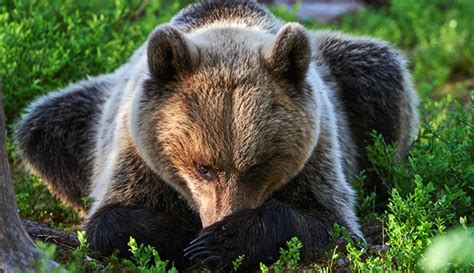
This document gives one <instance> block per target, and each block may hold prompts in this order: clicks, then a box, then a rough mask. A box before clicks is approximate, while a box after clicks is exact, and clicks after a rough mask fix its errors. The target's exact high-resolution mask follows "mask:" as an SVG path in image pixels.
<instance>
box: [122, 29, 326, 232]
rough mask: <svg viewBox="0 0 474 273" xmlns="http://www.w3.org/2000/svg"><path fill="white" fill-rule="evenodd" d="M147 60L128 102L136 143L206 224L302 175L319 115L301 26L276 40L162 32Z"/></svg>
mask: <svg viewBox="0 0 474 273" xmlns="http://www.w3.org/2000/svg"><path fill="white" fill-rule="evenodd" d="M147 58H148V61H147V62H148V71H149V72H148V73H149V74H148V76H147V77H146V79H145V80H144V81H143V82H142V83H141V85H140V86H139V88H137V90H136V92H135V94H134V97H133V102H132V105H133V106H132V111H131V119H130V120H131V127H132V136H133V140H134V143H135V144H136V146H137V148H138V151H139V153H140V155H141V156H142V157H143V158H144V160H145V161H146V162H147V164H149V165H150V167H151V168H152V169H153V170H155V171H156V172H157V173H158V174H159V175H160V176H161V177H162V178H163V179H164V181H166V182H167V183H169V184H170V185H171V186H173V187H174V188H175V189H176V190H178V191H179V192H180V193H181V194H182V195H183V196H184V197H185V198H186V199H187V200H188V201H189V203H190V204H191V205H192V206H194V207H195V208H196V210H197V211H198V212H199V214H200V217H201V220H202V223H203V226H208V225H210V224H212V223H214V222H216V221H219V220H221V219H222V218H223V217H225V216H227V215H229V214H231V213H233V212H235V211H237V210H240V209H244V208H255V207H257V206H259V205H261V204H262V203H263V202H264V201H265V199H266V198H268V197H269V196H270V195H271V194H272V193H273V192H274V191H275V190H277V189H278V188H280V187H281V186H282V185H284V184H285V183H286V182H288V181H289V180H290V179H291V178H292V177H294V176H295V175H296V174H297V173H298V172H299V171H300V170H301V169H302V168H303V166H304V164H305V162H306V160H307V159H308V158H309V156H310V155H311V153H312V151H313V149H314V147H315V145H316V140H317V136H318V133H319V120H318V118H319V115H318V109H317V107H316V99H315V94H314V91H313V90H312V89H313V87H312V86H311V84H310V83H309V82H308V77H307V74H308V69H309V66H310V59H311V52H310V46H309V41H308V38H307V36H306V33H305V31H304V29H303V28H302V27H301V26H300V25H298V24H294V23H290V24H287V25H285V26H284V27H283V28H282V29H281V30H280V31H279V32H278V33H276V34H269V33H265V32H262V31H259V30H252V29H244V28H238V27H233V28H230V27H220V28H219V27H216V28H210V29H205V30H201V31H198V32H194V33H184V32H182V31H180V30H178V29H177V28H175V27H173V26H170V25H166V26H160V27H158V28H157V29H156V30H155V31H154V32H153V34H152V35H151V36H150V39H149V42H148V49H147Z"/></svg>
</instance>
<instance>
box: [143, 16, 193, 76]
mask: <svg viewBox="0 0 474 273" xmlns="http://www.w3.org/2000/svg"><path fill="white" fill-rule="evenodd" d="M147 51H148V52H147V54H148V66H149V68H150V73H151V74H152V75H153V76H154V77H155V79H156V80H157V81H159V82H161V83H167V82H170V81H173V80H176V79H177V78H178V77H179V76H181V75H184V74H186V73H190V72H191V71H192V70H193V69H194V68H195V66H196V65H197V64H196V63H197V59H198V58H199V56H198V55H199V52H198V49H197V47H196V45H195V44H194V43H193V42H192V41H190V40H189V39H188V38H187V37H186V35H185V34H184V33H183V32H181V31H180V30H178V29H177V28H175V27H173V26H171V25H164V26H159V27H157V28H156V29H155V31H153V33H152V34H151V37H150V39H149V41H148V49H147Z"/></svg>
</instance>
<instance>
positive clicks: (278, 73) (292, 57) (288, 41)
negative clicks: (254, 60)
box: [266, 23, 311, 85]
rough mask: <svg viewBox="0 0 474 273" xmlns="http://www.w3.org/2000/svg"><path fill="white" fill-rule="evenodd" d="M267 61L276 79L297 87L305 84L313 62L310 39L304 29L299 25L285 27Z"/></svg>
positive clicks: (293, 24)
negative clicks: (302, 83)
mask: <svg viewBox="0 0 474 273" xmlns="http://www.w3.org/2000/svg"><path fill="white" fill-rule="evenodd" d="M266 59H267V63H268V64H269V70H270V73H272V75H274V76H275V77H276V78H278V79H282V80H287V81H289V82H290V83H293V84H296V85H298V84H300V83H301V82H303V81H304V80H305V78H306V73H307V71H308V66H309V64H310V62H311V49H310V44H309V39H308V37H307V35H306V32H305V30H304V28H303V27H302V26H301V25H300V24H298V23H288V24H286V25H284V26H283V27H282V28H281V30H280V31H279V32H278V33H277V35H276V39H275V42H274V44H273V47H272V49H271V51H270V53H269V55H268V56H267V58H266Z"/></svg>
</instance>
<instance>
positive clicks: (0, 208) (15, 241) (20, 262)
mask: <svg viewBox="0 0 474 273" xmlns="http://www.w3.org/2000/svg"><path fill="white" fill-rule="evenodd" d="M1 89H2V86H1V83H0V272H12V271H13V269H15V268H27V267H29V266H30V265H31V262H32V261H33V260H34V259H35V258H36V254H35V245H34V243H33V241H32V240H31V239H30V237H29V236H28V234H27V233H26V231H25V230H24V229H23V226H22V224H21V222H20V216H19V215H18V206H17V204H16V200H15V192H14V191H13V184H12V181H11V176H10V167H9V164H8V156H7V150H6V144H5V142H6V130H5V114H4V111H3V96H2V90H1Z"/></svg>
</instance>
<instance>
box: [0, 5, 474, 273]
mask: <svg viewBox="0 0 474 273" xmlns="http://www.w3.org/2000/svg"><path fill="white" fill-rule="evenodd" d="M144 3H147V4H146V5H144ZM184 4H185V3H179V2H171V1H150V2H147V1H143V2H142V1H139V0H131V1H123V0H117V1H71V0H65V1H59V0H52V1H39V0H36V1H35V0H29V1H26V0H0V75H1V77H2V82H1V84H2V86H3V90H4V94H5V98H4V102H5V110H6V116H7V127H8V134H9V135H11V132H12V129H13V124H14V122H15V121H16V120H17V119H18V118H19V117H20V115H21V113H22V109H24V108H25V106H26V105H27V104H28V103H29V102H30V101H31V100H33V99H34V98H35V97H37V96H39V95H42V94H46V93H47V92H49V91H51V90H55V89H59V88H62V87H64V86H65V85H67V84H68V83H71V82H74V81H76V80H80V79H82V78H83V77H84V76H85V75H97V74H100V73H107V72H110V71H113V70H114V69H115V68H117V67H118V66H120V65H121V64H123V63H124V62H125V61H126V60H127V58H128V56H130V54H131V53H132V52H133V50H134V49H136V48H137V47H138V46H139V45H140V44H142V43H143V42H144V41H145V39H146V37H147V35H148V34H149V32H150V31H151V30H152V29H153V28H154V26H155V25H156V24H160V23H163V22H167V21H168V20H169V19H170V17H171V16H172V15H173V14H175V13H176V12H177V11H178V10H179V9H180V8H181V7H182V6H183V5H184ZM272 10H273V11H274V12H275V13H276V14H277V15H278V16H280V17H281V18H283V19H285V20H290V21H294V20H295V14H296V12H295V11H296V10H297V9H295V10H293V11H290V12H288V11H286V10H285V9H283V8H282V7H275V8H272ZM472 14H474V4H472V1H471V0H451V1H445V0H420V1H410V0H392V1H391V4H390V5H389V6H387V7H384V8H382V9H378V10H372V9H368V10H365V11H361V12H358V13H356V14H353V15H347V16H345V17H343V18H342V19H341V21H340V22H338V23H335V24H332V25H324V24H321V23H316V22H313V21H308V22H304V24H305V25H306V26H307V27H309V28H314V29H322V28H330V29H334V30H341V31H345V32H350V33H354V34H360V35H369V36H375V37H378V38H381V39H385V40H388V41H390V42H392V43H394V44H396V45H397V46H399V47H401V48H402V50H403V51H404V52H405V53H406V54H407V56H408V58H409V60H410V61H411V67H410V68H411V71H412V73H413V78H414V81H415V84H416V87H417V90H418V91H419V94H420V96H421V98H422V103H421V105H420V112H421V130H420V134H419V137H418V139H417V141H416V142H415V143H414V144H413V147H412V148H411V150H410V154H409V157H408V159H407V161H406V162H403V163H395V162H394V161H393V159H392V158H393V157H392V155H393V152H394V149H393V147H390V146H387V145H385V144H384V143H383V141H382V140H381V138H380V137H379V136H377V135H376V134H374V136H373V137H374V145H372V146H371V148H370V159H371V162H372V163H373V164H372V168H370V169H368V170H366V171H365V173H361V174H360V176H359V178H358V179H356V181H354V182H353V184H354V186H355V188H356V190H357V191H358V194H359V206H358V213H359V215H361V216H362V217H361V223H362V224H363V226H364V228H365V233H366V235H367V239H368V240H369V241H370V242H371V243H377V244H383V245H385V246H388V247H389V248H390V249H389V250H384V251H379V250H373V249H368V248H366V247H364V246H358V245H357V244H356V243H355V242H351V241H350V240H349V242H348V243H346V244H342V245H341V244H336V245H335V246H334V248H332V249H331V250H329V251H328V252H327V253H326V254H325V255H322V256H321V257H316V258H315V260H314V261H313V262H312V263H311V264H309V265H308V264H305V265H299V266H300V268H301V267H303V268H311V269H315V270H319V271H322V272H332V271H333V270H336V269H338V268H341V267H344V268H347V267H348V268H349V269H350V270H354V271H363V272H381V271H389V272H390V271H393V272H399V271H433V270H434V271H439V272H463V271H464V272H468V271H473V270H474V265H473V264H474V257H473V255H472V253H474V244H473V243H472V242H473V240H474V231H473V227H472V223H473V219H474V210H473V204H472V198H473V196H474V183H473V182H474V164H473V155H474V148H473V146H472V141H473V137H472V136H473V132H472V128H473V123H472V114H473V113H472V103H473V98H474V92H473V90H474V35H472V34H473V33H474V20H472ZM7 145H8V152H9V157H10V162H11V164H12V169H13V176H14V181H15V186H16V196H17V200H18V203H19V208H20V215H21V217H23V218H27V219H32V220H36V221H39V222H42V223H46V224H47V225H49V226H51V227H55V228H59V229H65V230H69V231H75V230H77V229H78V224H79V223H80V219H79V216H78V215H77V214H76V213H75V212H74V211H72V210H71V209H70V208H67V207H65V206H63V205H61V204H59V203H58V202H57V201H56V200H55V199H54V198H51V195H50V194H49V192H48V191H47V190H46V189H45V188H44V186H43V185H42V184H41V181H40V180H39V179H38V178H35V177H33V176H31V175H29V174H27V173H26V172H25V171H24V170H23V169H22V167H21V160H20V159H18V158H17V157H16V155H15V147H14V145H13V144H12V143H11V140H9V142H8V143H7ZM368 172H377V173H379V174H381V175H382V176H383V177H384V183H386V185H387V186H388V188H390V189H391V192H390V199H389V200H388V202H387V204H384V205H385V206H386V210H385V211H382V212H380V211H378V210H375V209H374V207H377V205H379V204H374V202H375V201H374V200H376V199H375V196H374V195H373V194H370V193H364V192H363V191H362V190H361V188H362V187H361V185H362V183H363V181H364V177H365V176H366V175H367V173H368ZM373 230H375V231H373ZM334 233H335V237H338V236H343V235H344V230H341V229H340V228H337V227H336V228H335V230H334ZM79 237H80V236H79ZM81 246H82V247H80V248H78V249H77V250H76V251H75V252H74V253H73V255H72V256H71V255H70V256H69V257H67V258H61V259H59V260H61V262H63V263H64V265H63V268H64V269H65V270H68V271H70V272H76V271H81V272H83V271H99V270H100V271H103V272H115V271H117V270H122V269H126V270H128V271H131V272H165V271H164V270H168V269H167V268H166V266H163V264H165V262H164V261H161V259H159V255H158V253H156V251H153V249H152V248H147V247H145V246H142V247H140V246H137V245H136V244H135V245H134V244H133V242H131V245H130V247H131V248H132V249H135V250H134V251H135V252H134V253H135V258H134V259H132V261H125V262H123V261H120V260H119V259H118V258H116V257H115V258H114V257H112V258H109V259H108V260H106V261H105V262H95V261H93V262H89V263H86V264H84V260H87V259H85V258H84V257H85V256H86V255H92V254H88V250H87V244H86V242H85V241H83V242H82V244H81ZM39 247H40V249H41V251H42V253H43V256H44V257H45V258H52V257H53V255H54V253H55V251H54V246H51V245H44V244H40V245H39ZM297 250H298V241H296V239H295V241H290V242H289V245H288V246H287V248H286V249H284V250H282V251H281V254H282V258H281V259H280V262H279V263H277V264H275V265H273V266H270V265H263V264H262V265H261V267H260V268H261V270H262V271H263V272H266V271H267V270H274V271H277V270H284V269H288V270H290V269H294V268H295V265H296V264H295V263H297V262H298V261H299V256H298V255H297V253H298V251H297ZM56 252H57V251H56ZM451 253H456V254H457V255H455V256H453V255H452V254H451ZM56 254H58V253H56ZM240 259H244V257H242V258H240ZM147 260H153V261H154V262H155V267H150V266H149V265H148V264H147V263H145V261H147ZM168 265H170V264H169V263H168ZM238 265H239V259H237V260H236V261H235V262H234V266H235V267H238ZM46 266H47V265H45V264H44V263H40V264H38V270H39V271H41V270H42V269H41V268H43V269H44V270H45V271H43V272H48V271H47V270H49V269H47V267H46ZM45 268H46V269H45ZM170 270H172V269H170Z"/></svg>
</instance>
